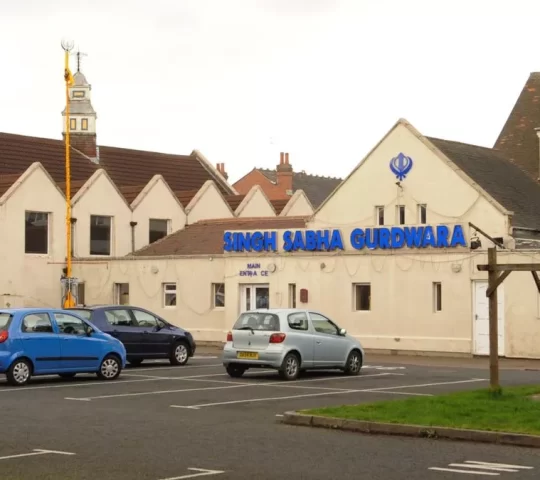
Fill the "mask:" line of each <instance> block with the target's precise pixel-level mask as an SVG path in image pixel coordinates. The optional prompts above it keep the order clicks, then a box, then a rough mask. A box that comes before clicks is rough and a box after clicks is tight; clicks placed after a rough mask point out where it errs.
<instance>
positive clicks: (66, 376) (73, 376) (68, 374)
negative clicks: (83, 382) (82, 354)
mask: <svg viewBox="0 0 540 480" xmlns="http://www.w3.org/2000/svg"><path fill="white" fill-rule="evenodd" d="M75 375H77V374H76V373H59V374H58V376H59V377H60V378H64V379H66V380H68V379H71V378H75Z"/></svg>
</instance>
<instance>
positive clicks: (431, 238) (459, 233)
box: [223, 225, 467, 252]
mask: <svg viewBox="0 0 540 480" xmlns="http://www.w3.org/2000/svg"><path fill="white" fill-rule="evenodd" d="M349 242H350V245H351V247H352V248H353V249H355V250H363V249H364V248H368V249H370V250H376V249H400V248H404V247H408V248H428V247H432V248H456V247H466V246H467V242H466V241H465V235H464V233H463V227H462V226H461V225H453V226H447V225H436V226H432V225H424V226H420V227H391V228H387V227H377V228H366V229H362V228H355V229H354V230H353V231H352V232H351V234H350V237H349ZM281 243H282V248H283V250H284V251H285V252H295V251H308V252H325V251H335V250H345V248H344V243H343V236H342V234H341V232H340V231H339V230H334V229H333V230H285V231H284V232H283V234H282V242H281ZM277 244H278V234H277V232H275V231H274V232H270V231H264V232H259V231H257V232H225V233H224V235H223V249H224V251H226V252H270V251H277Z"/></svg>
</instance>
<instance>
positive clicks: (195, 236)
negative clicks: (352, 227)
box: [133, 217, 307, 257]
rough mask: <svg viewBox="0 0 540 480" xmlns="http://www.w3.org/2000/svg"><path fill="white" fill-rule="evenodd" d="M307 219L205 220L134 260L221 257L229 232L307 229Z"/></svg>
mask: <svg viewBox="0 0 540 480" xmlns="http://www.w3.org/2000/svg"><path fill="white" fill-rule="evenodd" d="M306 220H307V218H306V217H268V218H230V219H219V220H204V221H200V222H197V223H194V224H192V225H187V226H186V227H185V228H184V229H183V230H178V231H177V232H175V233H172V234H171V235H169V236H167V237H164V238H162V239H160V240H158V241H157V242H154V243H152V244H150V245H148V246H146V247H144V248H142V249H141V250H138V251H136V252H134V253H133V255H134V256H138V257H141V256H144V257H148V256H149V257H160V256H168V255H218V254H221V253H223V233H224V232H225V231H227V230H255V229H260V230H279V229H287V228H305V226H306Z"/></svg>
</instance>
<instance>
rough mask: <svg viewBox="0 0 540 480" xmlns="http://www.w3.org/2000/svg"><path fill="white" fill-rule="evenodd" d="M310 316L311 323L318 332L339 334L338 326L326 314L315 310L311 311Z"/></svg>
mask: <svg viewBox="0 0 540 480" xmlns="http://www.w3.org/2000/svg"><path fill="white" fill-rule="evenodd" d="M309 316H310V317H311V323H312V324H313V328H314V329H315V331H316V332H318V333H326V334H327V335H337V334H338V332H339V330H338V328H337V327H336V326H335V325H334V324H333V323H332V322H331V321H330V320H328V318H326V317H325V316H323V315H321V314H320V313H314V312H309Z"/></svg>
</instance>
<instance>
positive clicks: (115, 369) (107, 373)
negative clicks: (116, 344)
mask: <svg viewBox="0 0 540 480" xmlns="http://www.w3.org/2000/svg"><path fill="white" fill-rule="evenodd" d="M121 371H122V364H121V363H120V360H119V359H118V357H117V356H116V355H107V356H106V357H105V358H104V359H103V360H102V362H101V365H100V366H99V370H98V371H97V376H98V378H99V379H100V380H115V379H117V378H118V376H119V375H120V372H121Z"/></svg>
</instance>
